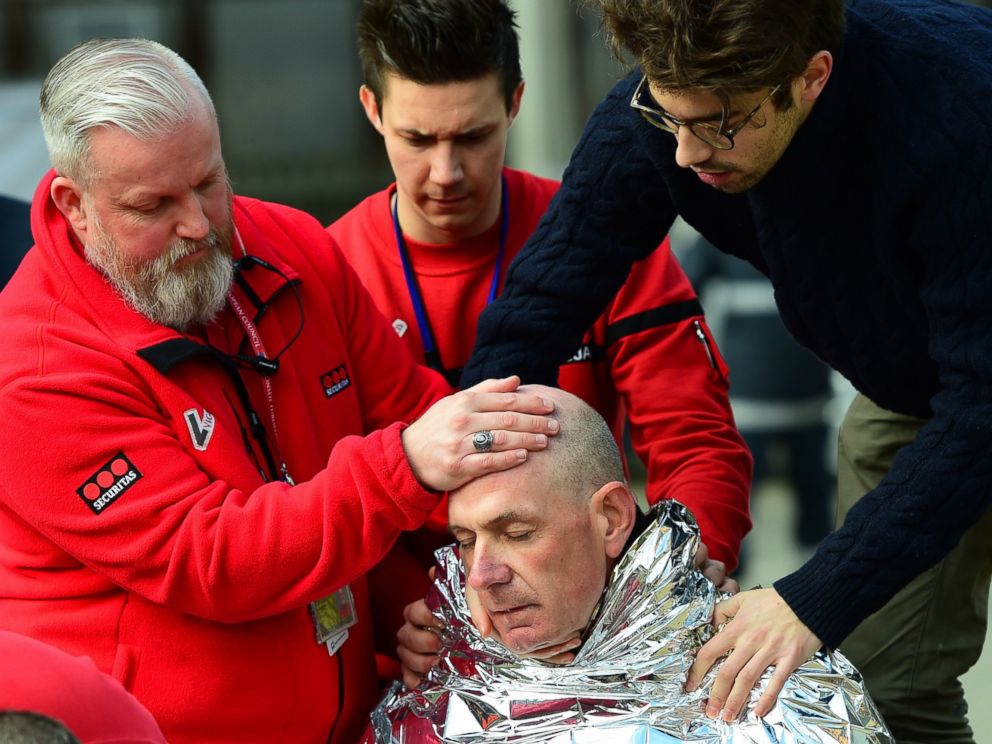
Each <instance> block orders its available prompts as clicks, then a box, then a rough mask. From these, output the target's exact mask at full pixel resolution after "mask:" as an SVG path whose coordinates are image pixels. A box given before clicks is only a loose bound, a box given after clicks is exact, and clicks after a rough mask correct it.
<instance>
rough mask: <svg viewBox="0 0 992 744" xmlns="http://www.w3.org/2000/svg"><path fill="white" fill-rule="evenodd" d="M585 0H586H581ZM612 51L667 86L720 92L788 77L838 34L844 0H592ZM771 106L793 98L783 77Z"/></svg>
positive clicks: (836, 41)
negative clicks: (781, 86)
mask: <svg viewBox="0 0 992 744" xmlns="http://www.w3.org/2000/svg"><path fill="white" fill-rule="evenodd" d="M587 2H590V0H587ZM592 3H595V4H596V5H598V6H599V8H600V10H601V11H602V14H603V27H604V29H605V31H606V35H607V38H608V40H609V42H610V46H611V47H612V48H613V53H614V54H615V55H616V56H617V57H618V58H619V59H621V60H622V59H623V52H624V50H626V51H627V52H629V53H630V54H631V55H632V56H633V57H634V59H635V60H636V61H637V63H638V64H639V65H640V66H641V69H642V70H643V72H644V74H645V75H647V77H648V79H649V80H650V81H651V82H652V83H653V84H655V85H656V86H658V87H660V88H662V89H663V90H666V91H688V90H706V91H710V92H713V93H716V94H718V95H720V96H722V97H728V96H731V95H734V94H738V93H747V92H750V91H754V90H757V89H759V88H765V87H769V88H770V87H774V86H776V85H780V84H784V83H788V82H789V81H791V80H792V79H793V78H796V77H798V76H799V75H801V74H802V73H803V71H804V70H805V69H806V66H807V64H808V63H809V60H810V57H812V56H813V55H814V54H816V52H818V51H820V50H824V49H825V50H827V51H830V52H832V53H835V52H836V51H837V50H838V49H839V48H840V46H841V43H842V41H843V36H844V2H843V0H591V2H590V4H592ZM774 103H775V106H776V107H777V108H779V109H787V108H789V106H791V105H792V97H791V96H790V94H789V90H788V85H783V88H782V90H781V91H779V93H778V94H777V95H776V96H775V100H774Z"/></svg>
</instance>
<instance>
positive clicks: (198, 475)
mask: <svg viewBox="0 0 992 744" xmlns="http://www.w3.org/2000/svg"><path fill="white" fill-rule="evenodd" d="M52 175H53V174H49V175H48V176H47V177H46V178H45V179H44V180H43V182H42V184H41V185H40V186H39V189H38V192H37V195H36V197H35V201H34V206H33V210H32V227H33V231H34V235H35V239H36V241H37V245H36V246H35V248H33V249H32V250H31V251H30V252H29V254H28V256H27V258H26V259H25V261H24V263H23V264H22V265H21V268H20V269H19V270H18V272H17V274H16V275H15V276H14V278H13V279H12V280H11V282H10V283H9V284H8V285H7V288H6V289H5V290H4V292H3V293H2V294H0V318H3V324H4V339H5V345H6V349H5V351H4V353H3V354H2V355H0V391H2V393H0V419H2V420H3V421H6V422H7V423H8V425H7V426H4V427H2V433H0V483H2V486H0V626H2V627H3V628H6V629H10V630H13V631H16V632H20V633H24V634H26V635H30V636H33V637H35V638H38V639H39V640H42V641H45V642H47V643H50V644H52V645H54V646H57V647H59V648H62V649H64V650H66V651H68V652H69V653H71V654H85V655H88V656H90V657H91V658H92V659H93V660H94V661H95V662H96V664H97V666H98V667H99V668H101V669H102V670H104V671H107V672H110V673H111V674H112V675H113V676H114V677H115V678H116V679H118V680H119V681H121V682H122V683H123V684H124V686H125V687H126V688H127V689H128V690H129V691H131V692H132V693H133V694H134V695H135V696H136V697H137V698H138V700H139V701H141V702H142V703H143V704H144V705H145V706H146V707H147V708H148V709H149V710H150V711H151V712H152V714H153V715H154V716H155V717H156V719H157V720H158V722H159V724H160V725H161V727H162V730H163V731H164V732H165V734H166V736H167V737H168V739H169V740H170V741H171V742H173V744H181V743H182V742H206V741H209V742H276V741H279V742H283V741H285V742H323V741H325V740H326V739H327V737H328V734H329V732H330V731H331V730H332V729H333V731H334V737H333V741H335V742H339V741H340V742H348V741H353V740H354V739H355V738H357V736H358V735H359V733H360V732H361V730H362V728H363V727H364V720H365V718H366V716H367V714H368V711H369V710H370V708H371V706H372V705H373V703H374V702H375V696H376V694H377V690H376V687H375V674H374V670H373V663H372V653H371V641H370V635H371V633H370V628H369V626H370V625H371V622H370V619H369V617H368V611H367V591H366V586H365V582H364V580H363V575H364V574H365V573H366V571H368V569H369V568H370V567H371V566H373V565H374V564H375V563H376V562H377V561H378V560H379V559H380V558H381V557H382V556H383V555H384V554H385V553H386V551H387V550H388V549H389V547H390V546H391V545H392V543H393V541H394V540H395V538H396V536H397V534H398V533H399V532H400V531H401V530H409V529H414V528H416V527H418V526H420V525H421V524H422V523H423V522H424V520H425V519H426V517H427V515H428V513H429V512H430V511H431V509H432V508H434V507H435V506H436V505H437V503H438V497H437V495H436V494H434V493H431V492H428V491H425V490H424V489H423V488H422V487H421V486H420V485H419V484H418V482H417V481H416V479H415V478H414V476H413V473H412V472H411V470H410V467H409V465H408V463H407V460H406V457H405V456H404V453H403V449H402V445H401V442H400V430H401V428H402V425H401V424H392V422H395V421H409V420H411V419H412V418H413V417H415V416H416V415H417V414H418V413H419V412H421V411H422V410H423V409H425V408H426V407H427V406H428V405H429V404H430V403H431V402H433V401H434V400H436V399H437V398H439V397H441V396H442V395H444V394H445V393H446V392H448V387H447V385H446V384H445V383H444V382H443V381H442V380H441V378H440V377H439V376H438V375H436V374H434V373H432V372H430V371H428V370H425V369H424V368H422V367H418V366H417V365H416V364H415V363H414V362H413V360H412V359H411V357H410V355H409V354H407V353H406V352H405V351H404V350H403V348H402V347H401V345H400V343H399V342H398V340H397V338H396V335H395V334H394V333H393V332H392V331H391V330H390V329H389V327H388V325H387V324H386V323H384V322H383V319H382V317H381V315H380V314H379V313H378V312H377V311H376V309H375V306H374V304H373V301H372V299H371V298H370V297H369V296H368V294H367V293H366V292H365V290H364V289H363V288H362V286H361V283H360V282H359V281H358V279H357V278H356V277H355V275H354V273H353V272H352V270H351V269H350V268H349V266H348V264H347V263H346V262H345V260H344V259H343V258H342V257H341V255H340V253H339V252H338V250H337V248H336V246H335V245H334V244H333V241H331V240H330V239H329V238H328V236H327V234H326V233H325V232H324V231H323V229H321V227H320V225H318V224H317V223H316V222H315V221H314V220H312V218H310V217H308V216H307V215H304V214H302V213H300V212H297V211H295V210H291V209H288V208H286V207H280V206H276V205H272V204H265V203H262V202H259V201H255V200H250V199H242V198H235V200H234V219H235V224H236V226H237V229H238V232H239V233H240V236H241V238H242V239H243V243H244V248H245V249H246V251H247V253H248V254H250V255H252V256H257V257H259V258H261V259H263V260H264V261H265V262H267V264H268V265H269V266H271V267H273V268H274V269H276V270H277V271H273V270H269V269H268V268H264V267H262V266H260V265H257V264H255V265H252V266H251V267H250V268H245V269H243V270H240V271H239V272H238V275H237V277H236V281H235V296H236V297H237V298H238V299H239V301H240V303H241V305H242V306H243V307H244V308H245V309H246V310H247V312H248V314H249V315H251V316H252V317H254V319H255V324H256V325H257V329H258V333H259V334H260V336H261V338H262V341H263V343H264V345H265V347H266V349H267V350H268V351H269V352H270V353H271V354H275V353H277V351H278V350H280V349H282V348H283V347H284V346H285V345H286V344H287V343H290V341H291V338H292V336H293V335H294V334H295V333H296V332H297V330H298V329H299V328H300V324H301V313H302V321H303V323H302V330H301V332H300V336H299V337H298V338H297V339H296V340H295V341H292V343H291V345H290V346H289V347H288V349H287V350H286V351H285V353H283V354H282V355H281V356H280V357H279V369H278V372H276V373H275V374H274V375H272V376H271V377H270V378H269V379H270V380H271V381H272V388H273V402H274V411H275V414H276V417H277V426H278V441H276V439H275V437H274V436H273V431H272V427H271V425H270V413H271V411H270V408H269V406H268V405H267V403H266V395H265V391H264V387H263V384H262V380H261V377H260V375H259V374H258V373H256V372H255V371H252V370H242V371H241V372H240V373H239V372H238V371H237V370H236V369H230V368H229V367H228V366H227V365H226V364H225V363H224V359H225V358H226V355H229V354H232V353H241V354H247V355H250V354H251V351H250V348H249V347H248V346H247V344H246V341H245V332H244V330H243V328H242V326H241V324H240V323H239V321H238V320H237V318H236V317H234V316H233V314H232V312H231V311H230V309H225V311H224V312H223V313H222V314H221V316H220V317H219V319H218V320H217V321H215V322H214V323H212V324H211V325H210V326H209V327H207V328H206V330H205V331H202V332H200V333H197V334H193V335H186V336H183V335H180V334H179V333H177V332H176V331H174V330H171V329H169V328H166V327H163V326H159V325H155V324H153V323H151V322H150V321H148V320H147V319H145V318H144V317H143V316H140V315H138V314H137V313H135V312H133V311H132V310H130V309H129V308H128V307H127V306H126V305H125V304H124V302H123V301H122V300H121V299H120V298H119V297H118V296H117V295H116V294H115V292H114V291H113V290H112V289H111V287H110V286H109V285H108V284H107V283H106V282H105V281H104V279H103V278H102V276H101V275H100V274H99V273H98V272H97V271H96V270H94V269H93V268H92V267H91V266H90V265H89V264H87V263H86V261H85V260H84V258H83V256H82V253H81V249H80V248H79V247H78V245H77V244H76V241H75V240H74V238H73V237H72V236H71V231H70V229H69V227H68V225H67V223H66V222H65V221H64V220H63V219H62V216H61V215H60V214H59V212H58V211H57V210H56V208H55V206H54V204H53V203H52V202H51V200H50V198H49V196H48V194H49V185H50V182H51V178H52ZM235 242H236V243H237V241H235ZM235 254H236V257H240V256H241V255H242V254H241V251H240V249H239V248H238V246H237V245H236V246H235ZM208 343H209V345H210V346H212V347H213V348H214V349H216V350H219V352H220V353H217V352H215V351H211V350H210V349H209V348H208V347H207V346H206V344H208ZM249 409H253V410H254V415H257V417H258V419H259V420H260V422H261V428H262V434H263V435H264V439H265V441H266V446H265V447H264V448H263V447H262V445H261V444H260V443H259V442H258V441H257V440H256V439H255V437H254V434H253V431H256V432H257V431H258V429H259V427H254V429H253V425H252V421H253V413H252V412H251V411H250V410H249ZM15 422H16V423H15ZM391 424H392V425H391ZM382 427H386V428H382ZM380 429H381V430H380ZM266 449H267V450H268V451H269V452H270V453H275V454H274V456H273V459H275V460H278V459H279V456H280V455H281V457H282V458H283V459H284V460H285V462H286V464H287V466H288V470H289V472H290V474H291V475H292V477H293V478H294V479H295V481H296V483H297V484H298V485H296V486H293V487H291V486H289V485H287V484H286V483H283V482H281V481H273V480H272V475H273V474H272V472H271V471H272V469H273V468H272V467H271V465H270V464H269V462H268V460H269V458H267V457H266V453H265V450H266ZM345 584H351V587H352V589H353V590H354V593H355V600H356V603H357V611H358V624H357V625H356V626H354V627H353V628H352V629H351V633H350V637H349V640H348V641H347V643H345V645H344V647H343V648H342V649H341V650H340V651H339V652H338V653H336V654H335V655H334V656H330V655H329V654H328V651H327V649H326V647H324V646H322V645H318V644H317V643H316V642H315V640H314V633H313V628H312V625H311V620H310V617H309V614H308V611H307V603H308V602H310V601H311V600H315V599H318V598H321V597H324V596H326V595H329V594H330V593H332V592H333V591H335V590H336V589H338V588H339V587H341V586H343V585H345Z"/></svg>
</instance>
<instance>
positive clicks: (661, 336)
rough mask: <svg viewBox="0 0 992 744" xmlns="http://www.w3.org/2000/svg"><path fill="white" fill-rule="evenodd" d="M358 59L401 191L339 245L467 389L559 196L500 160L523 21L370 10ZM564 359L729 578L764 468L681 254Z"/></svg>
mask: <svg viewBox="0 0 992 744" xmlns="http://www.w3.org/2000/svg"><path fill="white" fill-rule="evenodd" d="M358 45H359V54H360V56H361V59H362V65H363V68H364V74H365V85H363V86H362V87H361V91H360V98H361V102H362V105H363V106H364V108H365V112H366V114H367V116H368V119H369V121H370V122H371V123H372V125H373V126H374V127H375V128H376V130H377V131H378V132H379V133H380V134H382V136H383V140H384V142H385V146H386V152H387V154H388V156H389V160H390V163H391V165H392V168H393V172H394V174H395V175H396V182H395V183H394V184H393V185H392V186H390V187H389V188H387V189H385V190H384V191H381V192H379V193H377V194H373V195H372V196H370V197H368V198H367V199H365V200H364V201H363V202H361V203H360V204H359V205H358V206H356V207H355V208H354V209H352V210H351V211H350V212H348V213H347V214H345V215H344V216H343V217H341V218H340V219H339V220H337V221H336V222H335V223H333V224H332V225H331V226H330V227H328V232H330V234H331V235H332V236H333V237H334V238H335V240H336V241H337V242H338V244H339V245H340V246H341V249H342V250H343V252H344V253H345V255H346V257H347V258H348V260H349V262H350V263H351V265H352V267H354V269H355V271H356V272H357V273H358V275H359V277H360V278H361V280H362V281H363V283H364V284H365V286H366V287H367V288H368V289H369V292H370V293H371V294H372V296H373V297H374V298H375V301H376V303H377V305H378V306H379V309H380V310H381V311H382V312H383V314H384V315H385V316H386V318H387V320H389V321H391V322H392V324H393V329H394V331H395V332H396V334H397V335H398V336H399V337H400V339H401V340H402V341H403V343H404V344H405V345H406V346H407V348H408V349H410V351H411V352H412V353H413V354H414V356H415V357H416V358H417V359H418V360H421V361H423V362H425V363H427V364H429V365H430V366H431V367H433V368H435V369H437V370H438V371H440V372H442V373H443V374H445V375H446V376H447V377H448V379H449V380H451V381H452V382H457V379H458V376H459V372H460V369H461V367H462V365H463V364H464V363H465V361H466V360H467V359H468V357H469V354H470V352H471V349H472V344H473V342H474V339H475V330H476V319H477V316H478V315H479V313H480V312H481V311H482V310H483V309H484V308H485V306H486V305H487V304H488V303H489V302H490V301H492V299H493V298H494V297H495V296H496V295H497V294H498V293H499V291H500V288H501V286H502V283H503V279H504V277H505V275H506V272H507V270H508V268H509V267H510V263H511V262H512V260H513V258H514V256H515V255H516V254H517V252H518V251H519V250H520V248H521V247H522V246H523V244H524V242H525V241H526V240H527V238H528V237H530V235H531V233H533V232H534V230H535V229H541V228H539V227H538V225H539V222H540V219H541V216H542V215H543V213H544V211H545V209H546V207H547V206H548V204H549V202H550V201H551V199H552V198H553V196H554V194H555V192H556V190H557V188H558V183H557V182H556V181H551V180H548V179H544V178H539V177H537V176H535V175H533V174H530V173H527V172H525V171H520V170H514V169H511V168H507V167H505V166H504V163H503V160H504V154H505V150H506V138H507V132H508V129H509V127H510V125H511V123H512V122H513V119H514V117H515V116H516V114H517V112H518V110H519V108H520V103H521V98H522V96H523V92H524V83H523V81H522V79H521V73H520V63H519V53H518V47H517V36H516V30H515V25H514V14H513V12H512V11H511V10H510V9H509V8H508V7H507V5H506V3H505V2H504V1H503V0H444V1H443V2H442V1H441V0H365V2H364V3H363V6H362V10H361V14H360V17H359V22H358ZM590 208H591V209H594V208H595V205H590ZM563 362H564V363H563V365H562V367H561V370H560V374H559V384H560V385H561V387H562V388H564V389H566V390H568V391H570V392H572V393H574V394H576V395H578V396H580V397H581V398H582V399H583V400H585V401H586V402H588V403H589V404H590V405H592V406H593V407H594V408H595V409H596V410H597V411H598V412H599V413H600V414H601V415H602V416H603V417H604V418H605V419H606V420H607V421H608V422H609V423H610V426H611V428H612V429H613V432H614V434H615V436H616V438H617V440H618V441H620V438H621V433H622V428H623V422H624V418H625V416H626V417H628V418H629V419H630V423H631V435H632V440H633V444H634V449H635V450H636V452H637V453H638V455H640V457H641V459H642V460H643V461H644V462H645V463H646V464H647V468H648V483H647V499H648V501H649V502H651V503H654V502H656V501H658V500H659V499H663V498H674V499H678V500H679V501H681V502H682V503H684V504H686V505H687V506H688V507H689V508H690V509H691V510H692V511H693V513H694V514H695V516H696V518H697V520H698V521H699V524H700V528H701V530H702V536H703V541H704V543H705V545H706V546H707V547H708V550H709V556H710V557H711V558H712V559H714V562H711V563H710V564H709V566H710V568H711V569H712V570H713V571H715V572H716V573H714V576H717V577H720V578H718V582H720V581H722V572H723V566H722V565H719V564H717V563H716V561H719V562H722V564H725V566H726V568H727V570H732V569H733V568H734V566H735V565H736V563H737V554H738V550H739V548H740V542H741V539H742V538H743V536H744V534H745V533H746V532H747V530H748V529H749V528H750V519H749V516H748V493H749V489H750V478H751V459H750V454H749V453H748V451H747V448H746V446H745V444H744V442H743V441H742V439H741V437H740V436H739V434H738V432H737V430H736V428H735V427H734V422H733V418H732V414H731V411H730V405H729V401H728V394H727V378H726V372H727V370H726V368H725V366H724V364H723V360H722V359H721V357H720V355H719V352H718V351H717V349H716V347H715V345H714V344H713V341H712V338H711V336H710V333H709V329H708V328H707V327H706V324H705V321H704V319H703V314H702V309H701V308H700V306H699V303H698V301H697V299H696V296H695V293H694V292H693V290H692V287H691V286H690V284H689V282H688V280H687V279H686V277H685V275H684V274H683V272H682V270H681V268H680V267H679V266H678V264H677V263H676V261H675V259H674V258H673V257H672V255H671V252H670V251H669V247H668V245H667V241H666V244H665V245H663V246H662V247H661V248H660V249H659V250H658V251H656V252H655V253H654V254H652V256H651V257H650V258H648V259H646V260H645V261H644V262H642V263H641V265H639V266H638V267H636V268H635V270H634V272H633V273H632V274H631V277H630V279H629V280H628V281H627V283H626V284H625V285H624V287H623V288H622V289H621V290H620V292H619V294H618V295H617V296H616V298H615V299H614V301H613V302H612V304H611V305H610V307H609V308H608V309H607V311H606V312H605V313H604V314H603V315H602V316H601V317H600V318H599V319H598V320H597V321H596V323H595V324H594V325H593V327H592V328H590V329H589V331H588V333H587V334H586V336H585V338H584V339H583V342H582V345H581V346H580V347H579V348H578V349H576V351H575V353H574V355H573V356H572V357H571V358H570V359H567V360H563ZM432 526H433V522H432ZM438 527H439V529H444V527H445V525H444V524H443V523H441V524H440V525H438Z"/></svg>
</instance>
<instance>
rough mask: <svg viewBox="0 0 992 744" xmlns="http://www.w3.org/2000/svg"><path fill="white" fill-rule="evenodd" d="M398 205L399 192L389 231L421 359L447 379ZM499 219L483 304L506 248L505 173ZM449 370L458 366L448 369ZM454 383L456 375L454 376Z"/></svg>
mask: <svg viewBox="0 0 992 744" xmlns="http://www.w3.org/2000/svg"><path fill="white" fill-rule="evenodd" d="M398 209H399V195H397V196H396V198H394V199H393V204H392V209H391V211H392V215H393V232H395V233H396V248H397V250H398V251H399V254H400V263H401V264H403V277H404V279H406V288H407V292H409V293H410V303H411V304H412V305H413V314H414V316H415V317H416V319H417V327H418V328H419V329H420V339H421V341H422V342H423V344H424V359H425V360H426V361H427V366H428V367H430V368H431V369H433V370H436V371H438V372H440V373H441V374H442V375H444V376H445V377H446V378H449V379H448V381H449V382H451V379H450V378H451V375H449V370H447V369H445V367H444V365H443V364H442V363H441V355H440V353H439V352H438V349H437V344H436V343H435V342H434V333H433V331H432V330H431V324H430V320H428V318H427V308H426V307H425V306H424V298H423V296H422V295H421V293H420V285H419V284H418V282H417V275H416V274H415V273H414V272H413V265H412V264H411V263H410V256H409V252H408V251H407V247H406V241H405V240H403V230H402V229H400V218H399V215H398V213H397V211H398ZM501 211H502V221H501V222H500V227H499V250H498V251H497V252H496V265H495V266H494V267H493V278H492V281H491V282H490V283H489V296H488V298H487V299H486V305H488V304H489V303H490V302H492V301H493V300H495V299H496V295H497V294H498V293H499V279H500V271H501V270H502V266H503V254H504V253H505V251H506V235H507V232H508V231H509V227H510V202H509V196H508V195H507V193H506V177H505V176H504V177H503V178H502V208H501ZM451 372H452V373H454V372H459V370H451ZM455 380H456V383H452V384H457V377H455Z"/></svg>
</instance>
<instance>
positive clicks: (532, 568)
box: [448, 385, 637, 654]
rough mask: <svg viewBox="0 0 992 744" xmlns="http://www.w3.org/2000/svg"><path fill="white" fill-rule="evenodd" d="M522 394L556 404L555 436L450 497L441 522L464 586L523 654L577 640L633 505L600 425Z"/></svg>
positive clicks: (627, 529) (569, 407) (560, 404)
mask: <svg viewBox="0 0 992 744" xmlns="http://www.w3.org/2000/svg"><path fill="white" fill-rule="evenodd" d="M521 390H525V391H526V392H531V393H536V394H538V395H541V396H542V397H546V398H551V399H552V400H554V402H555V405H556V410H555V414H554V415H555V416H556V417H557V418H558V420H559V421H560V423H561V428H560V431H559V434H558V435H557V436H554V437H551V438H550V440H549V443H548V447H547V449H545V450H543V451H541V452H530V453H528V457H527V461H526V462H525V463H524V464H522V465H519V466H517V467H514V468H511V469H510V470H506V471H503V472H500V473H493V474H490V475H487V476H484V477H482V478H477V479H476V480H474V481H470V482H469V483H467V484H466V485H464V486H462V487H461V488H459V489H458V490H457V491H453V492H452V493H451V496H450V501H449V505H448V517H449V521H450V525H451V531H452V534H453V535H454V536H455V539H456V540H457V541H458V545H459V549H460V553H461V559H462V562H463V564H464V566H465V573H466V581H467V584H468V586H469V587H470V588H471V589H473V590H474V591H475V592H476V593H477V595H478V597H479V600H480V602H481V605H482V607H483V608H484V611H485V613H486V615H487V616H488V617H489V619H490V621H491V623H492V626H493V628H494V629H495V630H496V632H497V634H498V636H499V639H500V640H501V641H502V642H503V643H504V645H506V646H507V647H508V648H510V649H512V650H513V651H515V652H517V653H519V654H527V653H531V652H533V651H535V650H537V649H540V648H548V647H550V646H553V645H557V644H559V643H562V642H564V641H566V640H568V639H570V638H575V637H577V636H580V635H581V634H582V632H583V630H584V628H585V627H586V625H587V624H588V622H589V619H590V617H591V616H592V613H593V610H594V609H595V607H596V604H597V603H598V602H599V597H600V595H601V594H602V592H603V587H604V586H605V584H606V581H607V578H608V576H609V572H610V570H611V569H612V567H613V565H614V564H615V562H616V560H617V558H618V557H619V556H620V555H621V554H622V552H623V549H624V546H625V545H626V542H627V539H628V538H629V537H630V534H631V532H632V530H633V526H634V519H635V516H636V510H637V507H636V504H635V503H634V497H633V494H631V492H630V489H629V488H628V487H627V484H626V483H625V482H624V474H623V463H622V461H621V459H620V452H619V450H618V448H617V445H616V442H615V441H614V439H613V435H612V433H611V432H610V428H609V427H608V426H607V425H606V422H605V421H604V420H603V419H602V417H601V416H600V415H599V414H598V413H596V411H594V410H593V409H592V408H591V407H589V406H588V405H587V404H586V403H584V402H583V401H581V400H580V399H579V398H576V397H575V396H574V395H571V394H569V393H566V392H564V391H562V390H558V389H555V388H548V387H542V386H531V385H528V386H524V387H522V388H521Z"/></svg>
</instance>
